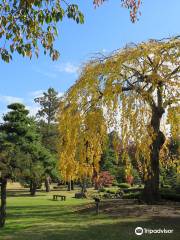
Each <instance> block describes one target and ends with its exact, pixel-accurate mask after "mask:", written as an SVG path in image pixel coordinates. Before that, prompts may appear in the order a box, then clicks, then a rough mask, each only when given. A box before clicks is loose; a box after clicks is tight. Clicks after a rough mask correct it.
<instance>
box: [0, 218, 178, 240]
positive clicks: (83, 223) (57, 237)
mask: <svg viewBox="0 0 180 240" xmlns="http://www.w3.org/2000/svg"><path fill="white" fill-rule="evenodd" d="M68 218H69V219H68V221H65V219H64V217H63V216H62V219H61V222H58V219H57V221H56V222H55V223H53V224H49V225H47V224H46V223H43V222H41V223H38V222H37V223H36V224H34V225H32V226H29V227H22V226H19V227H18V226H17V228H15V226H14V228H11V227H12V226H9V229H8V228H7V229H4V233H3V232H2V235H1V239H2V240H5V239H12V240H84V239H86V240H121V239H127V240H135V239H142V240H155V239H157V240H161V239H163V240H166V239H167V240H179V236H180V231H179V229H178V226H179V223H180V218H153V219H115V220H114V221H108V219H106V218H103V217H102V218H99V217H97V218H96V219H94V217H93V221H91V222H90V221H89V220H90V219H91V218H92V216H91V218H89V217H88V216H87V219H82V218H81V216H76V217H75V216H74V217H73V216H72V215H68ZM66 220H67V219H66ZM91 220H92V219H91ZM102 220H104V222H103V223H102V222H101V221H102ZM105 220H107V222H106V221H105ZM74 221H76V224H74ZM138 226H140V227H142V228H148V229H159V228H161V229H164V228H166V229H173V230H174V232H173V233H172V234H143V235H142V236H136V235H135V233H134V230H135V228H136V227H138ZM12 231H14V233H13V234H12ZM11 237H12V238H11Z"/></svg>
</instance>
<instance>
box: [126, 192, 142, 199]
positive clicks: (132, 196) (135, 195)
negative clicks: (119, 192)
mask: <svg viewBox="0 0 180 240" xmlns="http://www.w3.org/2000/svg"><path fill="white" fill-rule="evenodd" d="M140 198H141V193H140V192H134V193H126V194H124V195H123V199H140Z"/></svg>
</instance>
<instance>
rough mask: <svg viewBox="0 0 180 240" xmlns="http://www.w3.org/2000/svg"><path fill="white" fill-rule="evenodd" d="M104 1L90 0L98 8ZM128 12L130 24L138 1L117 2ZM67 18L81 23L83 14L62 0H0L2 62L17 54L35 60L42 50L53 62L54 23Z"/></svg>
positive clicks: (55, 50) (56, 28) (54, 54)
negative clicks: (34, 56) (33, 57)
mask: <svg viewBox="0 0 180 240" xmlns="http://www.w3.org/2000/svg"><path fill="white" fill-rule="evenodd" d="M103 2H104V0H94V1H93V3H94V5H95V6H99V5H100V4H101V3H103ZM121 2H122V6H123V7H125V8H128V9H129V10H130V17H131V21H132V22H135V21H136V20H137V13H138V9H139V7H140V4H141V1H140V0H138V1H137V0H121ZM65 17H67V18H70V19H73V20H74V21H75V22H76V23H80V24H82V23H83V22H84V15H83V13H82V12H81V11H80V10H79V7H78V5H77V4H74V3H68V2H66V1H65V0H63V1H60V0H45V1H43V0H19V1H17V0H3V1H1V2H0V40H1V45H0V57H1V59H2V60H4V61H5V62H9V61H10V60H11V59H12V56H13V53H14V52H17V53H18V54H20V55H22V56H23V57H24V56H26V57H29V58H31V57H32V56H33V55H34V54H35V55H36V56H37V57H38V56H39V50H40V49H41V48H42V49H43V50H44V54H49V55H50V57H51V58H52V59H53V60H57V59H58V57H59V52H58V50H57V49H56V48H55V46H54V42H55V39H56V37H58V24H59V23H60V22H62V21H63V19H64V18H65Z"/></svg>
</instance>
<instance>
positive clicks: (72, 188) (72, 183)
mask: <svg viewBox="0 0 180 240" xmlns="http://www.w3.org/2000/svg"><path fill="white" fill-rule="evenodd" d="M71 190H74V181H73V180H71Z"/></svg>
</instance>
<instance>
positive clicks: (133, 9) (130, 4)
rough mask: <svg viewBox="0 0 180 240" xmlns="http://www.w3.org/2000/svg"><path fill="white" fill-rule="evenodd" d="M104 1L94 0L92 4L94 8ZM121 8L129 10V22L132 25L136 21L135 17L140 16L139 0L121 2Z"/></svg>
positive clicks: (123, 0)
mask: <svg viewBox="0 0 180 240" xmlns="http://www.w3.org/2000/svg"><path fill="white" fill-rule="evenodd" d="M105 1H106V0H94V1H93V4H94V5H95V6H100V5H101V4H102V3H103V2H105ZM121 3H122V6H123V7H125V8H127V9H129V11H130V18H131V21H132V22H133V23H134V22H136V21H137V20H138V18H137V15H138V14H139V15H141V12H140V11H139V8H140V5H141V3H142V1H141V0H121Z"/></svg>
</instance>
